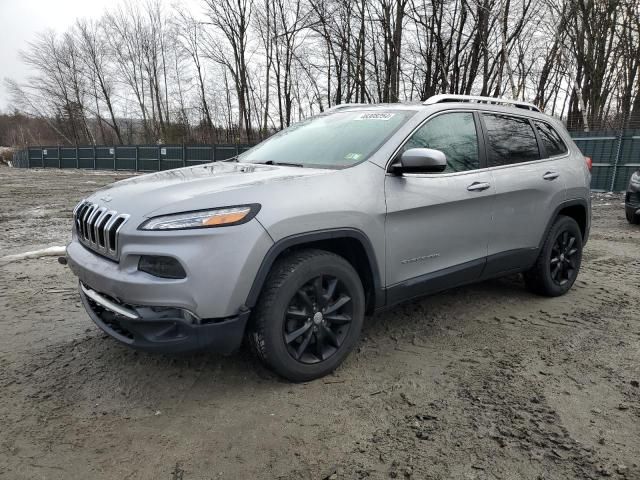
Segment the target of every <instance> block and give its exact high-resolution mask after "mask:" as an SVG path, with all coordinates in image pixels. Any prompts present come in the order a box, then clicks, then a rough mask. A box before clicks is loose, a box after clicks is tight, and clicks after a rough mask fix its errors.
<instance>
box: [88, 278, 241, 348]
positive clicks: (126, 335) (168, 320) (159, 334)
mask: <svg viewBox="0 0 640 480" xmlns="http://www.w3.org/2000/svg"><path fill="white" fill-rule="evenodd" d="M79 290H80V297H81V299H82V303H83V305H84V308H85V309H86V311H87V313H88V314H89V316H90V317H91V319H92V320H93V321H94V322H95V324H96V325H98V327H100V328H101V329H102V330H103V331H104V332H105V333H107V334H109V335H110V336H112V337H113V338H115V339H116V340H118V341H119V342H121V343H124V344H125V345H127V346H129V347H132V348H135V349H138V350H144V351H151V352H159V353H185V352H194V351H199V350H212V351H215V352H218V353H222V354H229V353H231V352H233V351H234V350H236V349H237V348H238V347H239V346H240V344H241V342H242V337H243V335H244V330H245V327H246V324H247V321H248V318H249V314H250V310H246V311H242V312H240V313H239V314H238V315H237V316H234V317H229V318H222V319H208V320H201V319H200V318H198V317H197V316H196V315H194V314H193V313H191V312H189V311H188V310H184V309H180V308H174V307H158V306H153V307H151V306H140V305H127V304H124V303H122V302H120V301H119V300H118V299H115V298H113V297H109V296H108V295H105V294H103V293H100V292H98V291H96V290H94V289H92V288H91V287H90V286H88V285H85V284H84V283H82V282H79Z"/></svg>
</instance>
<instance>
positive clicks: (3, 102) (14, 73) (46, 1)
mask: <svg viewBox="0 0 640 480" xmlns="http://www.w3.org/2000/svg"><path fill="white" fill-rule="evenodd" d="M113 3H114V1H113V0H0V111H6V110H7V107H8V105H9V98H8V97H7V91H6V89H5V86H4V81H3V80H4V79H5V78H7V77H8V78H14V79H17V80H19V81H20V80H23V79H24V78H25V77H26V76H27V75H28V71H27V69H26V68H25V67H24V65H22V62H21V61H20V58H19V56H18V52H19V51H20V50H21V49H24V48H25V47H26V45H27V42H29V41H31V40H33V39H34V38H35V36H36V34H37V33H38V32H41V31H43V30H46V29H48V28H51V29H54V30H56V31H58V32H63V31H64V30H66V29H67V27H69V26H70V25H71V24H72V23H73V22H74V21H75V19H76V18H78V17H99V16H100V15H101V14H102V12H103V11H104V10H105V8H106V6H107V5H113Z"/></svg>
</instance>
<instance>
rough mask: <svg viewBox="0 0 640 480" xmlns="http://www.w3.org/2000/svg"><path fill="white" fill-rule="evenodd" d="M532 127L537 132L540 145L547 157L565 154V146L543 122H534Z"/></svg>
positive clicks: (550, 127)
mask: <svg viewBox="0 0 640 480" xmlns="http://www.w3.org/2000/svg"><path fill="white" fill-rule="evenodd" d="M534 125H535V126H536V129H537V130H538V136H539V137H540V143H542V146H543V147H544V150H545V153H546V154H547V157H555V156H556V155H562V154H563V153H567V146H566V145H565V144H564V142H563V141H562V138H561V137H560V135H558V132H556V131H555V130H554V129H553V127H552V126H551V125H549V124H548V123H544V122H534Z"/></svg>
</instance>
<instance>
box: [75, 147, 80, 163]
mask: <svg viewBox="0 0 640 480" xmlns="http://www.w3.org/2000/svg"><path fill="white" fill-rule="evenodd" d="M76 168H80V152H79V151H78V144H76Z"/></svg>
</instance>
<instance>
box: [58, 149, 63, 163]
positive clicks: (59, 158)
mask: <svg viewBox="0 0 640 480" xmlns="http://www.w3.org/2000/svg"><path fill="white" fill-rule="evenodd" d="M58 168H62V157H61V156H60V145H58Z"/></svg>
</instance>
